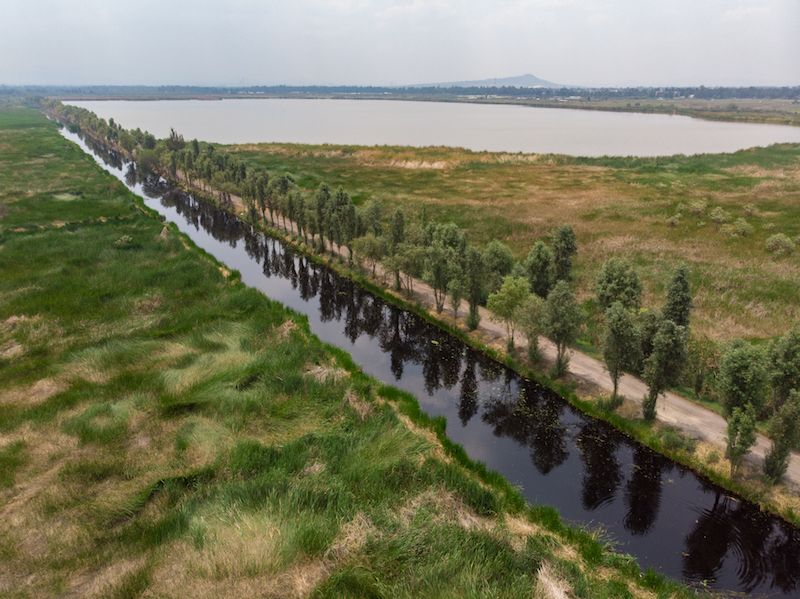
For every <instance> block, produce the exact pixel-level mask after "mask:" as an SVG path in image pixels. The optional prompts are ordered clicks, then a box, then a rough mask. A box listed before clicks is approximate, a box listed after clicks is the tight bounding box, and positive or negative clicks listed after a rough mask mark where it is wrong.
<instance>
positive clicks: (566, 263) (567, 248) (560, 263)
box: [553, 225, 578, 281]
mask: <svg viewBox="0 0 800 599" xmlns="http://www.w3.org/2000/svg"><path fill="white" fill-rule="evenodd" d="M577 251H578V243H577V241H576V239H575V231H573V230H572V227H571V226H570V225H563V226H561V227H558V228H557V229H556V230H555V231H554V232H553V257H554V265H555V276H556V280H557V281H569V280H570V279H571V278H572V256H574V255H575V254H576V253H577Z"/></svg>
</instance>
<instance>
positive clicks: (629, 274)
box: [595, 258, 642, 310]
mask: <svg viewBox="0 0 800 599" xmlns="http://www.w3.org/2000/svg"><path fill="white" fill-rule="evenodd" d="M595 292H596V293H597V301H598V303H599V304H600V306H601V307H602V308H603V309H607V308H608V307H610V306H611V304H613V303H614V302H620V303H621V304H622V306H623V307H624V308H627V309H628V310H632V309H637V308H639V306H640V304H641V302H642V283H641V281H639V275H638V274H636V271H635V270H633V268H632V267H631V265H630V264H629V263H628V262H626V261H625V260H622V259H620V258H611V259H609V260H606V261H605V262H604V263H603V266H602V268H601V269H600V274H599V275H598V276H597V281H596V282H595Z"/></svg>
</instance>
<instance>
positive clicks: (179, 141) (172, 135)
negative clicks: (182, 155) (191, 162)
mask: <svg viewBox="0 0 800 599" xmlns="http://www.w3.org/2000/svg"><path fill="white" fill-rule="evenodd" d="M166 145H167V149H169V150H171V151H172V152H177V151H179V150H182V149H183V148H184V146H185V145H186V142H185V141H183V135H178V133H177V132H176V131H175V129H172V128H170V130H169V137H168V138H167V140H166Z"/></svg>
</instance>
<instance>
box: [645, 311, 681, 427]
mask: <svg viewBox="0 0 800 599" xmlns="http://www.w3.org/2000/svg"><path fill="white" fill-rule="evenodd" d="M685 361H686V333H685V329H684V328H683V327H682V326H679V325H677V324H675V323H674V322H672V321H671V320H662V321H661V324H660V325H659V327H658V332H657V333H656V334H655V337H654V338H653V351H652V353H651V354H650V356H648V358H647V360H645V364H644V380H645V382H646V383H647V386H648V393H647V396H646V397H645V398H644V401H643V402H642V413H643V415H644V419H645V420H653V419H654V418H655V417H656V401H657V400H658V396H659V395H661V394H662V393H663V392H664V390H665V389H666V388H667V387H668V386H669V385H671V384H674V383H675V381H676V380H677V379H678V376H679V375H680V371H681V369H682V368H683V364H684V363H685Z"/></svg>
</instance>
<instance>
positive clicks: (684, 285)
mask: <svg viewBox="0 0 800 599" xmlns="http://www.w3.org/2000/svg"><path fill="white" fill-rule="evenodd" d="M691 311H692V294H691V291H690V289H689V271H688V270H687V269H686V266H685V265H681V266H679V267H678V268H677V269H676V270H675V272H674V274H673V275H672V279H671V280H670V283H669V286H668V287H667V300H666V303H665V304H664V310H663V315H664V318H666V319H668V320H671V321H672V322H674V323H675V324H677V325H680V326H682V327H686V328H688V327H689V316H690V314H691Z"/></svg>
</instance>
